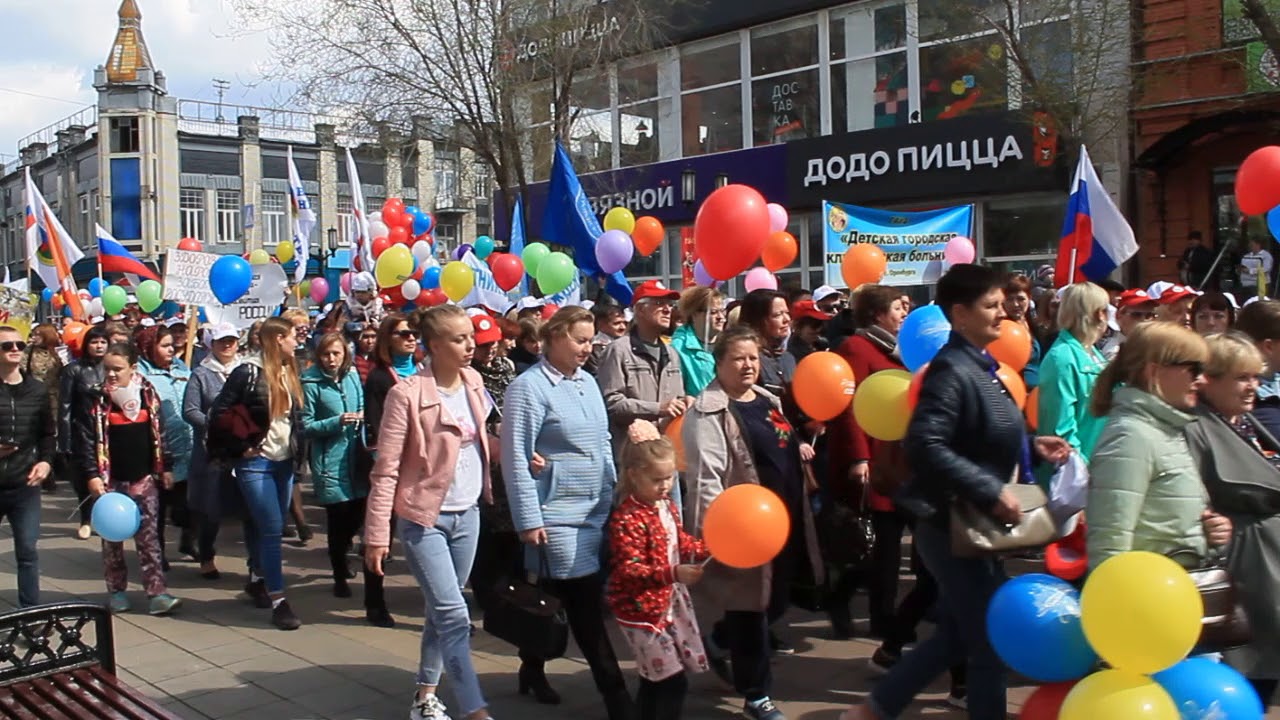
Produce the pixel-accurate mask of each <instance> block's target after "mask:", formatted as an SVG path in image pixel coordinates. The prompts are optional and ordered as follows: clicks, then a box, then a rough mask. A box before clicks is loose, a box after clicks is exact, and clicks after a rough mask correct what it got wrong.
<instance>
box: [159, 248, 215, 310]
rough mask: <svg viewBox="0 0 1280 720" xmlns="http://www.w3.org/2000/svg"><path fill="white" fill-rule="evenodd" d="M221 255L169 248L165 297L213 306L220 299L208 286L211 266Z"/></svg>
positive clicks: (166, 261)
mask: <svg viewBox="0 0 1280 720" xmlns="http://www.w3.org/2000/svg"><path fill="white" fill-rule="evenodd" d="M220 257H222V256H221V255H215V254H214V253H204V252H192V251H190V250H178V249H176V248H175V249H173V250H170V251H169V252H168V253H167V254H166V256H165V264H164V299H165V300H172V301H174V302H176V303H179V304H182V305H203V306H212V305H216V304H217V303H218V299H217V298H216V297H214V294H213V290H212V289H210V288H209V270H210V269H212V268H213V264H214V263H216V262H218V258H220Z"/></svg>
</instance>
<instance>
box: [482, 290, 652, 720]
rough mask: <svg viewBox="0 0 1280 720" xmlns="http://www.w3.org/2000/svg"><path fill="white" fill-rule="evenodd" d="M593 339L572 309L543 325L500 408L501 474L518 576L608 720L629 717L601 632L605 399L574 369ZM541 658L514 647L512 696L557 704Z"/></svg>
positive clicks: (609, 480) (610, 472) (610, 476)
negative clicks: (546, 595) (562, 636)
mask: <svg viewBox="0 0 1280 720" xmlns="http://www.w3.org/2000/svg"><path fill="white" fill-rule="evenodd" d="M594 335H595V321H594V318H593V317H592V315H591V313H590V312H589V311H587V310H585V309H583V308H580V307H565V308H561V309H560V310H559V311H557V312H556V314H555V315H553V316H552V317H551V319H550V320H548V321H547V323H546V324H545V325H543V326H542V328H541V340H542V348H543V357H542V359H541V361H540V362H538V364H536V365H534V366H532V367H530V368H529V370H528V371H527V372H525V373H522V374H521V375H520V376H519V377H517V378H516V379H515V381H514V382H512V383H511V386H510V387H509V388H508V389H507V395H506V399H505V402H504V403H503V407H504V408H506V414H505V417H504V418H503V421H502V476H503V478H504V480H505V483H506V487H507V499H508V502H509V503H510V505H511V519H512V522H513V523H514V525H515V529H516V532H518V533H519V534H520V539H521V540H522V541H523V542H524V543H525V544H526V546H527V547H526V552H525V568H526V570H529V571H534V572H538V574H539V575H542V576H543V578H542V582H543V584H544V586H545V587H546V588H547V589H548V591H549V592H550V593H551V594H553V595H555V596H556V597H558V598H560V600H561V602H562V603H563V607H564V608H565V610H566V612H567V613H568V616H569V627H570V629H572V630H573V636H574V639H575V640H576V641H577V643H578V647H579V648H580V649H581V650H582V655H583V657H584V658H586V661H587V664H588V665H590V666H591V674H592V677H593V678H594V679H595V683H596V688H597V689H599V691H600V694H601V695H603V696H604V705H605V709H606V711H607V713H608V717H609V720H627V719H629V718H631V717H633V713H634V706H633V703H632V701H631V696H630V695H629V694H628V692H627V685H626V680H625V679H623V676H622V671H621V670H620V669H619V668H618V659H617V656H615V655H614V652H613V646H612V645H610V644H609V636H608V634H607V633H606V632H605V624H604V595H603V583H604V573H603V572H602V571H601V566H602V563H601V558H600V554H601V549H602V545H603V542H604V526H605V523H606V522H607V521H608V519H609V509H610V507H611V506H612V504H613V488H614V485H615V484H616V483H617V471H616V470H615V468H614V464H613V450H612V447H611V445H610V443H609V418H608V415H607V414H606V412H605V406H604V398H603V397H602V396H601V394H600V388H599V386H597V385H596V381H595V379H594V378H592V377H591V375H590V374H589V373H587V372H586V371H585V370H583V369H582V366H583V364H585V363H586V362H587V360H588V359H589V358H590V357H591V340H592V338H593V337H594ZM543 558H545V564H544V561H543ZM545 661H546V658H542V657H538V656H536V655H533V654H531V653H528V652H526V651H524V650H521V652H520V676H519V681H520V692H521V694H524V693H527V692H530V691H532V692H533V694H534V697H535V698H536V699H537V700H538V701H539V702H541V703H545V704H557V703H559V702H560V696H559V695H558V694H556V692H555V691H554V690H553V689H552V688H551V686H550V685H549V684H548V683H547V676H546V674H545V672H544V671H543V666H544V664H545Z"/></svg>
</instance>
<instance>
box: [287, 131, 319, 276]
mask: <svg viewBox="0 0 1280 720" xmlns="http://www.w3.org/2000/svg"><path fill="white" fill-rule="evenodd" d="M288 156H289V203H290V207H291V208H292V209H293V245H294V252H295V254H296V255H297V256H298V269H297V270H296V271H294V273H293V281H294V282H302V279H303V278H304V277H306V276H307V261H308V260H310V259H311V231H312V230H314V229H315V227H316V213H315V211H314V210H312V209H311V201H310V200H308V199H307V191H306V190H304V189H303V188H302V177H301V176H300V175H298V166H297V165H294V164H293V146H292V145H290V146H289V149H288Z"/></svg>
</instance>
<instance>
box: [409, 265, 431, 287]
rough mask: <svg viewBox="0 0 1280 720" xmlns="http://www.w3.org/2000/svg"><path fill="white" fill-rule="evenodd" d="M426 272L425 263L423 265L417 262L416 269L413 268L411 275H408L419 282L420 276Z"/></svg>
mask: <svg viewBox="0 0 1280 720" xmlns="http://www.w3.org/2000/svg"><path fill="white" fill-rule="evenodd" d="M426 272H427V266H426V265H423V264H422V263H418V268H417V269H416V270H414V271H413V274H412V275H410V276H409V277H411V278H413V279H414V280H417V281H419V282H421V281H422V276H423V274H425V273H426Z"/></svg>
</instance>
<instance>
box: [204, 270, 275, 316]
mask: <svg viewBox="0 0 1280 720" xmlns="http://www.w3.org/2000/svg"><path fill="white" fill-rule="evenodd" d="M207 282H208V281H207V280H206V284H207ZM288 294H289V278H288V276H287V275H285V272H284V268H283V267H282V266H280V265H277V264H276V263H268V264H266V265H254V266H253V284H252V285H250V286H249V292H247V293H245V294H244V296H243V297H241V298H240V299H239V300H237V301H235V302H233V303H231V304H230V305H220V304H218V302H217V301H216V300H215V301H214V302H213V303H212V304H210V305H205V308H204V311H205V314H206V315H208V316H209V322H212V323H222V322H225V323H231V324H232V325H234V326H235V327H236V329H238V330H244V329H245V328H248V327H249V326H250V325H253V324H254V323H255V322H257V321H259V320H266V319H267V318H269V317H272V316H273V315H275V312H276V308H278V307H280V305H281V304H283V303H284V301H285V297H286V296H287V295H288Z"/></svg>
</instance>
